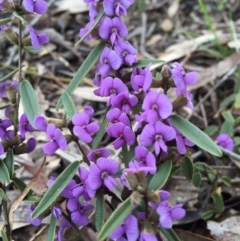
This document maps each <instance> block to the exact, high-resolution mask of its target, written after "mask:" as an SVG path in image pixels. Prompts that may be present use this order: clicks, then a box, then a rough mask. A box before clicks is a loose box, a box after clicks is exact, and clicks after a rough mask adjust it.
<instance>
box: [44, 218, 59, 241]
mask: <svg viewBox="0 0 240 241" xmlns="http://www.w3.org/2000/svg"><path fill="white" fill-rule="evenodd" d="M56 226H57V219H56V218H55V217H54V215H53V214H52V216H51V220H50V225H49V228H48V234H47V239H46V241H54V239H55V232H56Z"/></svg>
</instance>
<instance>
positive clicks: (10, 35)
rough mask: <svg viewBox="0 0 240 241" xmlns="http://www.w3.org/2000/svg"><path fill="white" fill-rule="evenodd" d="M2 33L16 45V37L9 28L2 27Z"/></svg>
mask: <svg viewBox="0 0 240 241" xmlns="http://www.w3.org/2000/svg"><path fill="white" fill-rule="evenodd" d="M4 35H5V37H6V38H7V39H8V40H9V41H10V42H11V43H13V44H16V45H18V37H17V35H16V33H15V32H14V31H13V30H12V29H11V28H8V27H6V28H4Z"/></svg>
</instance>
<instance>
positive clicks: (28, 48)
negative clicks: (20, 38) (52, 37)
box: [23, 46, 44, 54]
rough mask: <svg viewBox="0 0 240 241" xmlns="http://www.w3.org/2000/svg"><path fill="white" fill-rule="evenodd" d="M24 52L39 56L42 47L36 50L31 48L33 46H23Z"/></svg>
mask: <svg viewBox="0 0 240 241" xmlns="http://www.w3.org/2000/svg"><path fill="white" fill-rule="evenodd" d="M23 48H24V49H25V50H27V51H28V52H29V53H31V54H39V53H41V52H42V51H43V49H44V47H43V46H41V47H40V49H39V50H36V49H34V48H33V46H24V47H23Z"/></svg>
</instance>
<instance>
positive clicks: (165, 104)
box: [142, 90, 172, 124]
mask: <svg viewBox="0 0 240 241" xmlns="http://www.w3.org/2000/svg"><path fill="white" fill-rule="evenodd" d="M142 108H143V110H144V115H145V116H146V119H147V121H148V122H149V123H150V124H153V123H155V122H156V121H157V120H159V118H162V119H166V118H168V117H169V116H170V114H171V113H172V103H171V102H170V100H169V99H168V97H167V96H166V95H165V94H160V93H158V92H157V91H155V90H152V91H150V92H148V94H147V95H146V96H145V98H144V101H143V105H142Z"/></svg>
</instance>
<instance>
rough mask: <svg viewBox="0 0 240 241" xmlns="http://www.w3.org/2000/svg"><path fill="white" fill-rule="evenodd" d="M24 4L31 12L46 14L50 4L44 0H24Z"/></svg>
mask: <svg viewBox="0 0 240 241" xmlns="http://www.w3.org/2000/svg"><path fill="white" fill-rule="evenodd" d="M23 6H24V8H25V10H26V11H28V12H29V13H38V14H44V13H45V12H46V11H47V8H48V5H47V3H46V2H45V1H42V0H23Z"/></svg>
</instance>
